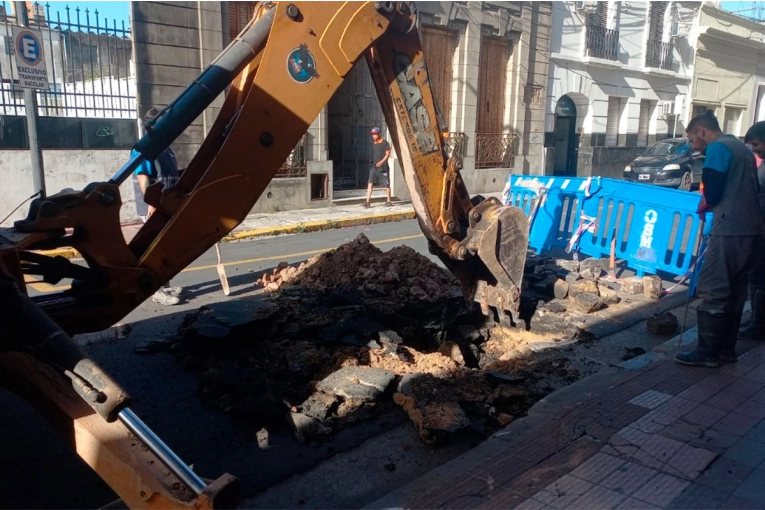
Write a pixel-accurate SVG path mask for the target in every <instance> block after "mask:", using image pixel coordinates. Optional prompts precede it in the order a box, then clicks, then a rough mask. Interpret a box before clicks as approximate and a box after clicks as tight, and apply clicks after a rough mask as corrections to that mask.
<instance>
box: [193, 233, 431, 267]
mask: <svg viewBox="0 0 765 510" xmlns="http://www.w3.org/2000/svg"><path fill="white" fill-rule="evenodd" d="M417 237H422V234H416V235H411V236H403V237H392V238H390V239H382V240H380V241H372V243H373V244H386V243H395V242H397V241H406V240H407V239H415V238H417ZM335 248H337V246H333V247H332V248H321V249H318V250H311V251H303V252H299V253H286V254H283V255H274V256H271V257H260V258H257V259H245V260H236V261H234V262H224V263H223V265H224V266H238V265H240V264H253V263H255V262H265V261H266V260H285V259H293V258H295V257H307V256H308V255H316V254H319V253H324V252H325V251H329V250H333V249H335ZM216 267H218V264H210V265H207V266H195V267H188V268H186V269H184V270H183V271H181V273H190V272H192V271H204V270H206V269H215V268H216Z"/></svg>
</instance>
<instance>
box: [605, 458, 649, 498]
mask: <svg viewBox="0 0 765 510" xmlns="http://www.w3.org/2000/svg"><path fill="white" fill-rule="evenodd" d="M658 474H659V472H658V471H656V470H655V469H651V468H647V467H645V466H641V465H640V464H638V463H636V462H628V463H626V464H625V465H623V466H622V467H620V468H619V469H617V470H616V471H615V472H614V473H612V474H611V475H610V476H609V477H608V478H606V479H605V480H603V481H602V482H601V483H600V485H602V486H603V487H606V488H607V489H611V490H614V491H616V492H619V493H621V494H626V495H628V496H631V495H632V494H633V493H634V492H635V491H637V490H638V489H639V488H641V487H642V486H643V485H645V484H646V483H648V482H649V481H650V480H651V479H652V478H653V477H654V476H656V475H658Z"/></svg>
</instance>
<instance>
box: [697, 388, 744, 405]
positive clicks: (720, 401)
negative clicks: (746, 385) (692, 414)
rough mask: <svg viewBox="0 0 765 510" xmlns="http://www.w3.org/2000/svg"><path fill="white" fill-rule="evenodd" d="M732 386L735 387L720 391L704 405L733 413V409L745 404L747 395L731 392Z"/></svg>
mask: <svg viewBox="0 0 765 510" xmlns="http://www.w3.org/2000/svg"><path fill="white" fill-rule="evenodd" d="M734 386H736V385H735V384H734V385H733V386H731V387H730V388H728V389H725V390H722V391H721V392H720V393H718V394H717V395H715V396H713V397H712V398H710V399H709V400H707V401H706V402H704V403H705V404H707V405H710V406H712V407H716V408H717V409H723V410H725V411H733V410H734V409H735V408H737V407H738V406H740V405H741V404H743V403H744V402H746V400H747V399H748V398H749V397H748V396H747V395H742V394H741V393H735V392H733V391H732V390H731V388H733V387H734Z"/></svg>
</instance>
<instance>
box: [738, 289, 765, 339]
mask: <svg viewBox="0 0 765 510" xmlns="http://www.w3.org/2000/svg"><path fill="white" fill-rule="evenodd" d="M749 303H750V304H751V306H752V316H751V317H750V319H749V324H747V325H746V326H744V327H743V328H741V330H739V336H740V337H741V338H758V339H765V288H763V287H759V286H758V287H752V288H751V289H750V292H749Z"/></svg>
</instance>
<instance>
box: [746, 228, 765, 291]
mask: <svg viewBox="0 0 765 510" xmlns="http://www.w3.org/2000/svg"><path fill="white" fill-rule="evenodd" d="M754 254H755V255H754V259H753V262H752V267H751V269H750V270H749V285H751V286H752V287H755V288H765V236H763V237H761V238H759V239H758V240H757V244H756V245H755V247H754ZM753 305H754V304H753Z"/></svg>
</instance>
